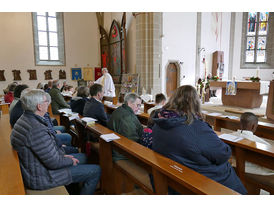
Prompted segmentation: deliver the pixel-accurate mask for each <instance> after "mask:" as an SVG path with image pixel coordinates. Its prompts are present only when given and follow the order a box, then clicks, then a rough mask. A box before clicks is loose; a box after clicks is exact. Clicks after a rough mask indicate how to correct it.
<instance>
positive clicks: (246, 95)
mask: <svg viewBox="0 0 274 206" xmlns="http://www.w3.org/2000/svg"><path fill="white" fill-rule="evenodd" d="M226 84H227V81H210V87H221V88H222V102H223V105H225V106H235V107H243V108H251V109H252V108H258V107H260V106H261V104H262V102H263V95H260V82H244V81H242V82H241V81H237V94H236V95H225V93H226Z"/></svg>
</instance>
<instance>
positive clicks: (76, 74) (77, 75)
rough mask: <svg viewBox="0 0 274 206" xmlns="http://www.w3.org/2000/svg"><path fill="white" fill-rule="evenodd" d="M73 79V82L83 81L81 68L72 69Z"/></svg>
mask: <svg viewBox="0 0 274 206" xmlns="http://www.w3.org/2000/svg"><path fill="white" fill-rule="evenodd" d="M71 79H72V80H80V79H82V70H81V68H71Z"/></svg>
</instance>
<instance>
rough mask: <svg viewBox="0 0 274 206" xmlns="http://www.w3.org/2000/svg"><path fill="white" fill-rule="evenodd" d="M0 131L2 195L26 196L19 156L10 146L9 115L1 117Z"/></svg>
mask: <svg viewBox="0 0 274 206" xmlns="http://www.w3.org/2000/svg"><path fill="white" fill-rule="evenodd" d="M0 131H1V134H0V140H1V144H0V164H1V167H0V183H1V184H0V195H24V194H25V189H24V183H23V179H22V175H21V170H20V165H19V159H18V155H17V152H16V151H14V150H13V149H12V146H11V144H10V134H11V127H10V123H9V115H8V114H5V115H2V116H1V117H0Z"/></svg>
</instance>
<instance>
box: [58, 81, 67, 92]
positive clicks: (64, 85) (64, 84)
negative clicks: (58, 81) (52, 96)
mask: <svg viewBox="0 0 274 206" xmlns="http://www.w3.org/2000/svg"><path fill="white" fill-rule="evenodd" d="M66 86H67V82H66V81H64V82H63V86H62V87H61V89H60V91H61V92H63V90H64V88H65V87H66Z"/></svg>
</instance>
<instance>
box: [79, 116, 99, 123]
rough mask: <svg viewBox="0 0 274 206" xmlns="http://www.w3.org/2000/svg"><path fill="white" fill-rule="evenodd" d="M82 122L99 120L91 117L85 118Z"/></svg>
mask: <svg viewBox="0 0 274 206" xmlns="http://www.w3.org/2000/svg"><path fill="white" fill-rule="evenodd" d="M81 120H82V121H84V122H86V123H89V122H95V121H97V119H94V118H91V117H83V118H82V119H81Z"/></svg>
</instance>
